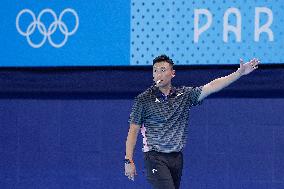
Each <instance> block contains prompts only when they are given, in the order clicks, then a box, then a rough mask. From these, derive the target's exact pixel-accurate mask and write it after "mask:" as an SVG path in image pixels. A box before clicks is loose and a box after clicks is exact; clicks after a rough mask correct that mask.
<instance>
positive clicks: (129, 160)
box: [124, 159, 134, 164]
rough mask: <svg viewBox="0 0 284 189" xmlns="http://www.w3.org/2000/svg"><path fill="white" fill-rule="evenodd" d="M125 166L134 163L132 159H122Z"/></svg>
mask: <svg viewBox="0 0 284 189" xmlns="http://www.w3.org/2000/svg"><path fill="white" fill-rule="evenodd" d="M124 163H125V164H130V163H134V162H133V160H132V159H124Z"/></svg>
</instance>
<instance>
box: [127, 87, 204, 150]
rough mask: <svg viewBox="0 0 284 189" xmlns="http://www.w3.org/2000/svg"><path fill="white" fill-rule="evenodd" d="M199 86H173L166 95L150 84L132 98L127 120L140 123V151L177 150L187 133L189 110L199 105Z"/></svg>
mask: <svg viewBox="0 0 284 189" xmlns="http://www.w3.org/2000/svg"><path fill="white" fill-rule="evenodd" d="M201 90H202V87H179V88H175V87H173V88H172V90H171V92H170V94H169V95H168V96H167V97H166V96H164V95H163V93H161V91H160V90H159V89H158V88H157V87H155V86H152V87H150V88H148V89H147V90H146V91H145V92H143V93H141V94H139V95H138V96H137V97H136V98H135V101H134V105H133V107H132V112H131V114H130V118H129V123H134V124H137V125H140V126H141V133H142V135H143V144H144V147H143V151H144V152H147V151H151V150H155V151H158V152H165V153H169V152H179V151H181V150H182V149H183V147H184V145H185V143H186V140H187V135H188V121H189V110H190V108H191V107H192V106H196V105H199V104H200V103H201V102H199V101H198V98H199V95H200V94H201Z"/></svg>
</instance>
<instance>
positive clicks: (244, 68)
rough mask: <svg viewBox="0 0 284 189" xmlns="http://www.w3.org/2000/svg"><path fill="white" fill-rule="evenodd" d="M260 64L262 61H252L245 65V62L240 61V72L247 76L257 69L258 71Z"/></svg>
mask: <svg viewBox="0 0 284 189" xmlns="http://www.w3.org/2000/svg"><path fill="white" fill-rule="evenodd" d="M259 63H260V61H259V60H258V59H256V58H254V59H252V60H250V61H249V62H247V63H243V60H242V59H240V68H239V70H238V72H239V73H240V74H241V75H247V74H249V73H251V72H252V71H254V70H255V69H257V68H258V64H259Z"/></svg>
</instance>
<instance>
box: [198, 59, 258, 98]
mask: <svg viewBox="0 0 284 189" xmlns="http://www.w3.org/2000/svg"><path fill="white" fill-rule="evenodd" d="M259 63H260V61H259V60H258V59H255V58H254V59H252V60H250V61H249V62H247V63H243V61H242V60H240V68H239V69H238V70H237V71H235V72H233V73H231V74H230V75H227V76H225V77H221V78H217V79H215V80H213V81H211V82H210V83H207V84H206V85H204V86H203V87H202V91H201V94H200V96H199V98H198V101H201V100H203V99H204V98H206V97H207V96H209V95H210V94H212V93H215V92H218V91H220V90H222V89H223V88H225V87H227V86H228V85H230V84H231V83H233V82H235V81H237V80H238V79H239V78H240V77H241V76H243V75H247V74H249V73H251V72H252V71H254V70H256V69H257V68H258V64H259Z"/></svg>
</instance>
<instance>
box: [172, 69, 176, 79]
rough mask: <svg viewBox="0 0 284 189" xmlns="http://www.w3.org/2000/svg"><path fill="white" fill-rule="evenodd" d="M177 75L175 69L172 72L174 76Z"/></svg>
mask: <svg viewBox="0 0 284 189" xmlns="http://www.w3.org/2000/svg"><path fill="white" fill-rule="evenodd" d="M175 76H176V71H175V70H173V73H172V78H173V77H175Z"/></svg>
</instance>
